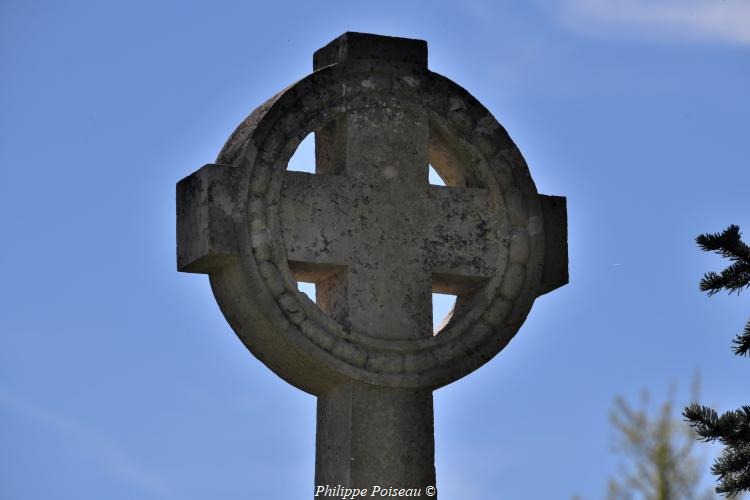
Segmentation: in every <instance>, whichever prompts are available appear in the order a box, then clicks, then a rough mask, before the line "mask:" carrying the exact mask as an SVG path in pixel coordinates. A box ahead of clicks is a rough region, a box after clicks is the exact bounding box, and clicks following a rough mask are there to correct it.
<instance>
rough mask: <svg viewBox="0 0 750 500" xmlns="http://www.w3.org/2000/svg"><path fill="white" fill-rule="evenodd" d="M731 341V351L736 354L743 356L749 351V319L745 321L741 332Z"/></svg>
mask: <svg viewBox="0 0 750 500" xmlns="http://www.w3.org/2000/svg"><path fill="white" fill-rule="evenodd" d="M732 343H733V344H734V347H732V351H734V353H735V354H736V355H737V356H744V355H746V354H748V352H750V320H748V321H747V323H745V328H744V329H743V330H742V333H740V334H738V335H737V336H736V337H735V338H734V340H732Z"/></svg>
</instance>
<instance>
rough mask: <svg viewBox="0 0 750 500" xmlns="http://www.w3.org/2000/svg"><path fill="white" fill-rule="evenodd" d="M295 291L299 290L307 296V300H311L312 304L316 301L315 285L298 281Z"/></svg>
mask: <svg viewBox="0 0 750 500" xmlns="http://www.w3.org/2000/svg"><path fill="white" fill-rule="evenodd" d="M297 290H299V291H300V292H301V293H304V294H305V295H307V298H309V299H310V300H312V301H313V302H315V301H316V298H315V293H316V291H315V283H305V282H304V281H298V282H297Z"/></svg>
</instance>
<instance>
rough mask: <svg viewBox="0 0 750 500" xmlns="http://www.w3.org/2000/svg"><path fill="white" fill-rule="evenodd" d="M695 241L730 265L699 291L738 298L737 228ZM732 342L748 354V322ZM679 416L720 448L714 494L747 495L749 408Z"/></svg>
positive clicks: (744, 248)
mask: <svg viewBox="0 0 750 500" xmlns="http://www.w3.org/2000/svg"><path fill="white" fill-rule="evenodd" d="M695 241H696V243H697V244H698V246H699V247H700V249H701V250H704V251H707V252H716V253H718V254H719V255H721V256H722V257H724V258H727V259H729V260H730V261H731V264H730V265H729V267H727V268H726V269H724V270H723V271H722V272H721V273H715V272H709V273H706V274H705V276H703V279H701V282H700V289H701V291H704V292H707V293H708V295H709V296H712V295H714V294H716V293H718V292H719V291H721V290H727V291H728V292H729V293H730V294H731V293H733V292H736V293H737V294H739V293H740V292H741V291H742V290H744V289H746V288H748V287H750V247H748V245H747V244H745V243H744V242H743V241H742V237H741V234H740V228H739V227H738V226H735V225H731V226H729V227H728V228H727V229H726V230H724V231H723V232H721V233H715V234H702V235H700V236H698V237H697V238H696V239H695ZM733 342H734V347H733V350H734V352H735V354H737V355H738V356H742V355H746V354H747V353H748V351H750V321H748V322H747V323H746V324H745V328H744V330H743V332H742V333H741V334H739V335H737V337H736V338H735V339H734V341H733ZM683 416H684V417H685V419H686V420H687V421H688V422H690V425H692V426H693V428H694V429H695V431H696V432H697V434H698V436H700V439H702V440H704V441H711V442H714V441H718V442H719V443H721V444H722V445H724V450H723V452H722V454H721V456H720V457H719V458H717V459H716V461H715V462H714V464H713V466H712V467H711V473H712V474H714V475H715V476H717V477H718V484H717V487H716V492H717V493H721V494H724V495H725V496H727V497H733V496H736V495H738V494H740V493H741V492H743V491H744V492H747V491H750V406H743V407H742V408H740V409H739V410H736V411H728V412H726V413H724V414H723V415H721V416H719V415H718V414H717V413H716V412H715V411H714V410H712V409H711V408H708V407H706V406H701V405H698V404H692V405H690V406H688V407H687V408H685V411H684V412H683Z"/></svg>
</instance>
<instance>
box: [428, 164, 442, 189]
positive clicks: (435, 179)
mask: <svg viewBox="0 0 750 500" xmlns="http://www.w3.org/2000/svg"><path fill="white" fill-rule="evenodd" d="M429 179H430V184H431V185H433V186H445V181H444V180H443V178H442V177H440V174H438V172H437V170H435V167H433V166H432V165H430V174H429Z"/></svg>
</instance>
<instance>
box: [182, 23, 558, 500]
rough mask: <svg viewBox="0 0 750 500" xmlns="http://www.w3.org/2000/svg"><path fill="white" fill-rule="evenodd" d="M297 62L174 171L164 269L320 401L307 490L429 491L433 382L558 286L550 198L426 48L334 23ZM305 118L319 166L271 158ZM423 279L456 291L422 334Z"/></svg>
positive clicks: (285, 156) (426, 292)
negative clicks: (309, 65)
mask: <svg viewBox="0 0 750 500" xmlns="http://www.w3.org/2000/svg"><path fill="white" fill-rule="evenodd" d="M313 59H314V72H313V73H312V74H311V75H309V76H307V77H306V78H303V79H302V80H300V81H299V82H297V83H296V84H294V85H292V86H291V87H289V88H287V89H286V90H284V91H282V92H280V93H279V94H277V95H275V96H274V97H273V98H271V99H270V100H269V101H267V102H266V103H264V104H263V105H261V106H260V107H258V108H257V109H256V110H255V111H254V112H253V113H252V114H251V115H250V116H249V117H248V118H247V119H246V120H245V121H244V122H243V123H242V124H241V125H240V126H239V127H238V128H237V130H236V131H235V132H234V134H232V136H231V137H230V138H229V140H228V141H227V144H226V145H225V146H224V149H223V150H222V151H221V153H220V154H219V157H218V159H217V162H216V163H215V164H209V165H206V166H205V167H203V168H202V169H200V170H198V171H197V172H195V173H194V174H192V175H191V176H189V177H187V178H185V179H183V180H182V181H180V183H178V186H177V219H178V220H177V225H178V234H177V238H178V248H177V251H178V268H179V270H181V271H185V272H197V273H206V274H208V275H209V277H210V281H211V286H212V289H213V292H214V295H215V297H216V300H217V302H218V303H219V306H220V307H221V310H222V312H223V313H224V315H225V317H226V318H227V321H228V322H229V323H230V325H231V326H232V328H233V329H234V331H235V332H236V333H237V335H238V336H239V338H240V339H241V340H242V341H243V342H244V344H245V345H246V346H247V347H248V349H249V350H250V351H251V352H252V353H253V354H254V355H255V356H256V357H258V359H260V360H261V361H262V362H263V363H265V364H266V365H267V366H268V367H269V368H270V369H271V370H273V371H274V372H275V373H277V374H278V375H279V376H280V377H282V378H283V379H284V380H286V381H288V382H289V383H291V384H293V385H294V386H296V387H298V388H300V389H302V390H305V391H307V392H309V393H311V394H314V395H316V396H317V397H318V412H317V438H316V472H315V478H316V485H317V486H318V487H320V486H324V485H329V487H342V488H365V489H370V490H372V488H373V487H375V486H378V487H381V488H382V487H390V488H413V489H414V490H415V491H416V490H419V496H420V498H434V495H433V494H434V490H430V489H429V487H430V486H434V485H435V469H434V437H433V406H432V391H433V390H434V389H436V388H439V387H441V386H443V385H446V384H448V383H451V382H453V381H455V380H457V379H458V378H461V377H463V376H465V375H467V374H468V373H470V372H472V371H473V370H475V369H476V368H478V367H479V366H481V365H482V364H484V363H485V362H487V361H488V360H489V359H491V358H492V357H493V356H494V355H495V354H497V353H498V352H499V351H500V350H501V349H502V348H503V347H504V346H505V345H506V344H507V343H508V342H509V341H510V339H511V338H512V337H513V335H515V333H516V332H517V331H518V329H519V328H520V326H521V324H522V323H523V321H524V319H525V317H526V315H527V314H528V312H529V310H530V309H531V306H532V304H533V302H534V299H535V298H536V297H537V296H538V295H540V294H542V293H546V292H548V291H551V290H553V289H555V288H557V287H559V286H562V285H564V284H565V283H566V282H567V231H566V213H565V199H564V198H561V197H554V196H544V195H539V194H538V193H537V191H536V188H535V186H534V183H533V181H532V180H531V177H530V175H529V170H528V167H527V165H526V163H525V162H524V160H523V157H522V156H521V154H520V152H519V151H518V149H517V148H516V146H515V145H514V144H513V142H512V141H511V139H510V138H509V136H508V135H507V133H506V132H505V130H504V129H503V128H502V127H501V126H500V125H499V124H498V123H497V121H496V120H495V119H494V117H493V116H492V115H491V114H490V113H489V112H488V111H487V110H486V109H485V108H484V107H483V106H482V105H481V104H480V103H479V102H478V101H476V99H474V98H473V97H472V96H471V95H470V94H468V93H467V92H466V91H465V90H463V89H462V88H461V87H459V86H458V85H456V84H455V83H453V82H451V81H450V80H448V79H446V78H444V77H442V76H440V75H437V74H436V73H433V72H431V71H429V70H428V69H427V44H426V43H425V42H423V41H420V40H409V39H403V38H392V37H383V36H377V35H367V34H360V33H345V34H344V35H342V36H341V37H339V38H337V39H336V40H334V41H333V42H331V43H330V44H328V45H327V46H326V47H323V48H322V49H320V50H319V51H317V52H316V53H315V56H314V58H313ZM311 132H312V133H314V134H315V158H316V165H315V171H316V173H315V174H307V173H301V172H291V171H287V164H288V162H289V158H290V157H291V155H292V153H293V152H294V151H295V149H296V148H297V146H298V145H299V143H300V142H301V141H302V139H304V137H306V136H307V135H308V134H309V133H311ZM429 165H432V166H433V167H434V168H435V169H436V171H437V172H438V173H439V174H440V175H441V176H442V177H443V179H444V180H445V181H446V186H433V185H430V184H429V182H428V169H429ZM297 281H308V282H314V283H315V284H316V295H317V299H316V302H312V301H311V300H309V299H308V298H307V296H306V295H304V294H301V293H300V292H298V290H297ZM434 292H439V293H450V294H454V295H456V296H457V301H456V306H455V307H454V310H453V311H452V313H451V315H450V317H449V319H448V320H447V321H446V322H445V323H444V324H443V326H442V327H441V328H440V330H439V331H438V332H433V330H432V317H431V315H432V307H431V298H432V293H434ZM334 493H336V494H339V493H340V492H334Z"/></svg>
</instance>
